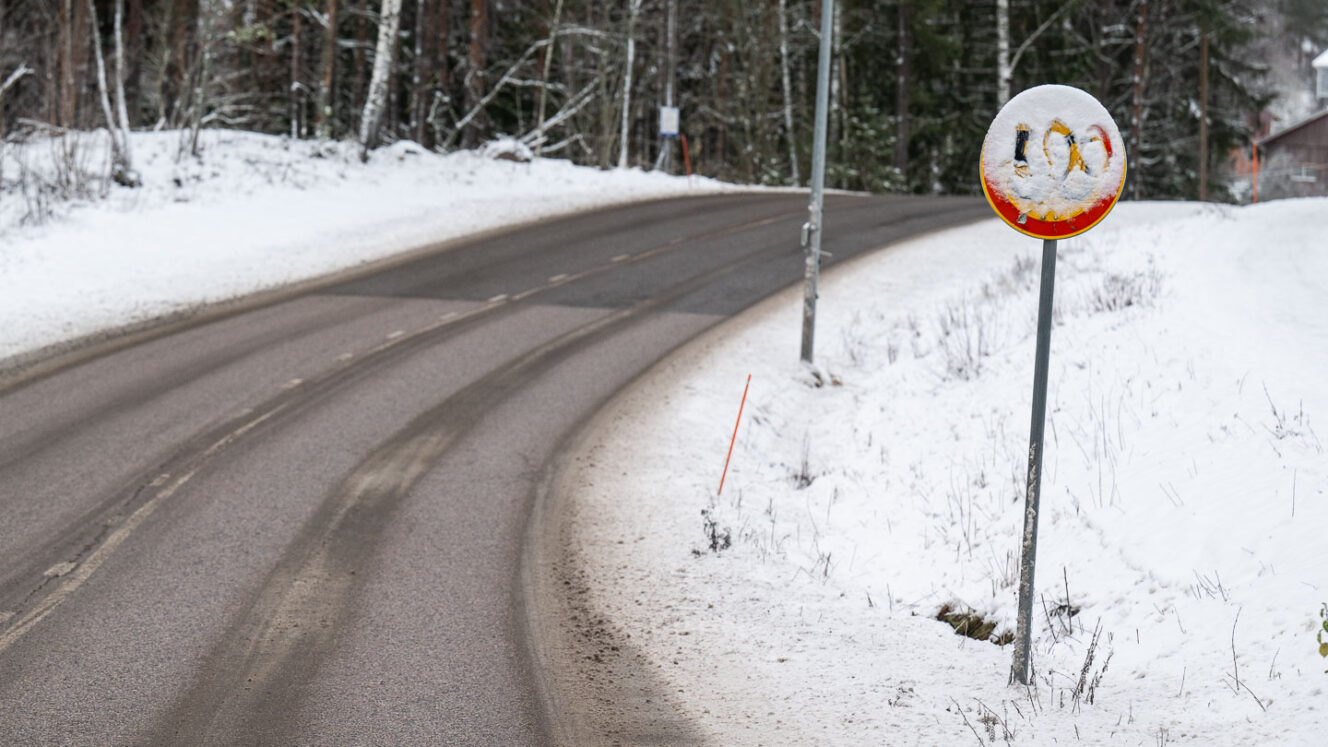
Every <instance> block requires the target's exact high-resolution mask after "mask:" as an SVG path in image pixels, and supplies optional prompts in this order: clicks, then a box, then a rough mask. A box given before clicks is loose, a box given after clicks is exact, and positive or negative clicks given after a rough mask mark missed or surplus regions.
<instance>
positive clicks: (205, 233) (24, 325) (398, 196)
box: [0, 130, 731, 361]
mask: <svg viewBox="0 0 1328 747" xmlns="http://www.w3.org/2000/svg"><path fill="white" fill-rule="evenodd" d="M182 139H183V134H182V133H180V132H160V133H134V135H133V141H132V142H133V149H132V151H133V155H134V165H135V167H136V168H137V170H138V171H139V172H140V173H141V174H142V177H143V186H142V187H141V188H138V189H126V188H122V187H109V186H104V185H103V184H102V183H101V181H100V180H98V179H97V178H96V177H95V176H90V175H92V174H98V173H105V171H106V169H105V161H106V158H107V155H106V138H105V133H104V131H103V132H100V133H96V134H83V135H79V136H71V138H70V139H69V140H68V141H62V140H60V139H47V138H44V137H41V136H38V137H35V138H33V140H32V141H31V142H29V143H28V144H26V145H23V146H17V145H13V144H6V145H4V146H3V152H2V154H0V158H3V163H2V164H0V165H2V166H3V171H2V172H0V173H2V174H3V183H0V246H2V247H3V248H2V249H0V319H4V320H5V322H4V324H3V325H0V361H3V360H4V359H6V358H10V357H11V356H15V355H18V354H21V353H25V352H29V351H32V350H35V349H40V348H43V347H46V346H48V345H52V344H56V343H60V342H65V341H69V340H73V339H77V338H80V337H84V336H86V335H90V334H94V333H98V332H102V331H105V330H109V329H115V328H119V327H124V326H127V325H131V324H135V323H140V322H144V321H147V320H151V319H153V318H156V317H159V316H162V315H166V314H171V313H177V312H184V311H189V310H192V309H196V308H198V307H199V306H202V305H205V304H209V303H215V302H218V301H224V300H229V299H234V298H237V297H240V296H243V295H246V294H249V293H253V292H255V291H259V290H264V289H270V288H274V287H278V286H281V285H285V284H289V283H292V282H298V281H301V280H307V279H309V278H313V277H317V276H320V275H325V274H327V273H330V272H334V271H337V270H341V269H345V268H348V267H354V266H357V265H360V264H363V263H366V262H371V261H374V260H377V259H382V258H384V257H387V256H390V255H393V254H399V253H401V252H403V251H406V250H409V249H412V248H417V247H421V246H424V245H427V244H431V243H437V242H440V241H445V240H448V239H453V238H458V237H461V236H466V235H469V234H474V233H478V232H481V231H485V230H489V229H493V228H498V227H502V226H506V225H511V224H514V223H520V222H525V221H530V220H535V219H538V218H542V217H546V216H552V215H558V214H563V213H570V212H574V211H578V210H584V209H588V208H593V207H599V206H604V205H609V204H615V203H623V202H631V201H634V200H642V199H649V198H652V197H664V196H669V195H677V194H683V193H686V192H689V191H692V192H700V191H703V190H712V191H713V190H716V189H725V188H731V187H727V186H726V185H722V184H719V183H717V182H714V181H713V180H710V179H702V178H697V179H694V180H692V183H691V184H690V185H689V183H688V180H687V179H685V178H679V177H670V176H666V175H663V174H658V173H646V172H642V171H640V170H613V171H601V170H599V169H593V168H586V167H578V166H573V165H571V164H570V163H569V162H567V161H560V160H551V159H535V160H534V161H533V162H531V163H516V162H512V161H507V160H495V159H493V158H488V157H484V156H482V155H480V154H477V153H472V152H458V153H454V154H450V155H446V156H443V155H438V154H436V153H432V152H429V151H427V150H425V149H424V148H421V147H419V146H418V145H415V144H414V143H410V142H399V143H397V144H395V145H392V146H389V147H386V148H382V149H380V150H377V151H374V152H373V153H372V155H371V158H370V160H369V162H368V163H367V164H361V163H360V161H359V158H358V147H357V146H355V145H354V144H353V143H340V142H332V141H312V140H300V141H295V140H290V139H288V138H282V137H273V136H268V135H259V134H254V133H247V132H236V131H230V130H204V131H203V132H201V133H200V149H199V151H200V153H199V156H198V157H194V156H190V155H187V154H186V155H184V156H180V155H179V153H180V151H181V142H182ZM71 142H72V143H77V147H76V148H74V149H73V150H71V151H66V150H65V149H64V148H65V147H66V146H65V145H62V143H71ZM79 192H84V193H87V194H89V195H90V196H88V197H84V198H79V197H77V196H76V197H75V199H73V200H72V201H68V202H62V201H60V200H59V199H57V197H56V196H57V195H59V194H77V193H79Z"/></svg>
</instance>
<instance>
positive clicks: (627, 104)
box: [618, 0, 641, 169]
mask: <svg viewBox="0 0 1328 747" xmlns="http://www.w3.org/2000/svg"><path fill="white" fill-rule="evenodd" d="M628 3H629V5H628V16H627V64H626V68H627V69H626V71H625V72H624V73H623V95H622V120H621V127H620V128H619V134H618V168H620V169H625V168H627V125H628V122H629V120H630V115H631V107H632V66H633V65H634V64H635V63H636V14H637V13H638V12H640V10H641V0H628Z"/></svg>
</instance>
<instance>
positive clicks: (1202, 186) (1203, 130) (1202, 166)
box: [1199, 25, 1208, 202]
mask: <svg viewBox="0 0 1328 747" xmlns="http://www.w3.org/2000/svg"><path fill="white" fill-rule="evenodd" d="M1199 34H1200V36H1199V201H1200V202H1207V201H1208V33H1207V30H1206V29H1205V28H1204V27H1203V26H1202V25H1201V26H1200V27H1199Z"/></svg>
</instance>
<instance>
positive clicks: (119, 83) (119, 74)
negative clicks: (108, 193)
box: [93, 0, 139, 187]
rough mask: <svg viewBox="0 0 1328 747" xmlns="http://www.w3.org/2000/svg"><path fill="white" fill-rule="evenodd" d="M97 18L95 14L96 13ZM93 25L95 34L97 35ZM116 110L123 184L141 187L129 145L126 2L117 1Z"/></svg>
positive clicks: (94, 24) (122, 0)
mask: <svg viewBox="0 0 1328 747" xmlns="http://www.w3.org/2000/svg"><path fill="white" fill-rule="evenodd" d="M94 18H95V13H94ZM96 25H97V24H96V23H95V22H94V23H93V33H94V34H95V33H96ZM114 26H115V32H114V33H115V110H116V115H117V118H118V119H119V127H120V143H121V147H122V148H123V149H124V167H125V176H126V180H125V181H124V182H122V183H123V184H125V185H127V186H131V187H137V186H138V185H139V178H138V174H137V173H135V172H134V158H133V152H132V149H131V148H130V144H129V107H128V105H127V104H126V103H125V52H124V31H123V28H124V0H115V24H114Z"/></svg>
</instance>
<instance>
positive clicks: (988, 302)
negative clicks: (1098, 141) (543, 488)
mask: <svg viewBox="0 0 1328 747" xmlns="http://www.w3.org/2000/svg"><path fill="white" fill-rule="evenodd" d="M1326 226H1328V200H1301V201H1285V202H1276V203H1267V204H1263V205H1258V206H1253V207H1245V208H1230V207H1222V206H1214V205H1196V204H1193V203H1172V204H1122V205H1120V206H1118V207H1117V209H1116V213H1115V214H1114V215H1113V216H1111V217H1110V219H1109V220H1107V221H1106V222H1105V223H1104V224H1103V225H1102V226H1099V227H1098V228H1096V229H1094V231H1092V232H1090V233H1088V234H1085V235H1084V236H1082V237H1079V238H1076V239H1072V240H1067V241H1064V242H1062V244H1061V261H1060V264H1059V268H1058V278H1057V315H1056V320H1057V321H1056V326H1055V329H1054V332H1053V336H1052V358H1051V363H1052V375H1051V385H1050V398H1049V408H1048V409H1049V418H1048V426H1047V457H1046V466H1045V472H1044V479H1045V486H1044V498H1043V501H1042V506H1043V513H1042V520H1041V539H1040V547H1039V552H1038V576H1037V593H1038V601H1037V603H1036V604H1035V607H1036V609H1037V618H1038V619H1037V629H1036V631H1035V633H1034V636H1035V638H1034V641H1035V644H1034V663H1035V667H1036V677H1035V680H1036V686H1035V687H1032V688H1028V689H1021V688H1019V689H1017V688H1011V687H1008V686H1007V684H1006V683H1007V679H1008V676H1009V671H1010V658H1011V653H1012V651H1011V647H1009V646H1006V647H999V646H997V645H994V644H992V643H990V642H983V641H977V640H972V639H969V638H965V637H959V636H956V635H955V633H954V631H953V630H952V629H951V628H950V626H948V625H947V624H945V623H943V622H938V621H937V620H936V619H935V618H936V617H937V616H938V613H940V612H941V610H942V608H945V607H948V608H949V609H950V610H951V611H952V612H959V613H964V614H968V613H972V614H974V615H976V618H975V622H976V620H977V619H978V618H980V619H981V620H983V621H989V622H991V623H994V630H993V631H992V632H993V635H994V636H999V635H1000V634H1001V633H1004V632H1006V631H1013V629H1014V620H1015V606H1016V591H1015V583H1016V578H1017V575H1018V557H1017V546H1018V536H1019V531H1020V527H1021V522H1022V511H1023V489H1024V486H1023V477H1022V474H1021V468H1022V465H1023V464H1024V461H1025V454H1026V449H1027V438H1028V435H1027V434H1028V430H1027V428H1028V419H1029V397H1030V393H1031V388H1032V362H1033V348H1034V341H1033V330H1034V321H1035V316H1036V308H1037V299H1036V294H1037V287H1036V286H1037V275H1038V268H1037V257H1038V256H1039V251H1040V243H1039V242H1037V241H1034V240H1031V239H1028V238H1027V237H1023V236H1021V235H1019V234H1017V233H1016V232H1014V231H1012V230H1010V229H1009V228H1007V227H1005V226H1003V225H1000V224H997V223H996V222H995V221H992V222H990V223H986V224H981V225H975V226H972V227H969V228H964V229H957V230H952V231H947V232H944V233H940V234H936V235H933V236H931V237H928V238H924V239H921V240H917V241H913V242H909V243H907V244H903V245H900V246H898V247H895V248H893V249H891V250H890V251H887V252H884V253H882V254H879V255H876V256H874V257H870V258H865V259H863V260H860V261H857V262H855V263H853V264H851V265H848V266H844V267H841V268H838V269H837V270H836V271H833V272H831V273H829V277H827V279H826V283H825V284H824V286H823V293H822V298H821V304H820V314H821V316H820V319H819V323H818V340H819V349H818V354H817V360H818V364H819V365H818V367H817V368H816V369H814V370H809V369H805V368H803V367H801V366H800V365H799V364H798V363H797V357H798V335H799V322H800V310H801V309H800V296H799V295H798V293H797V292H796V291H791V292H788V293H785V294H783V295H781V296H780V297H778V298H775V299H772V300H771V301H769V302H767V303H766V304H764V305H763V306H762V307H760V309H759V310H757V311H754V312H752V313H750V314H748V315H746V316H744V317H742V318H740V319H739V320H735V321H734V322H731V323H729V324H726V325H723V326H722V327H720V328H718V329H717V330H715V331H714V332H713V333H711V334H710V335H708V337H707V338H705V339H704V340H703V341H702V342H700V343H698V344H694V345H693V346H691V347H690V348H688V349H687V350H685V351H684V352H682V353H680V354H679V355H676V356H675V357H674V358H672V359H671V360H669V361H667V362H666V363H665V364H663V365H661V366H660V367H658V368H657V369H656V370H655V371H654V372H653V373H651V374H650V375H648V376H647V377H646V378H645V379H644V380H643V381H642V382H641V383H640V384H639V385H638V386H637V387H635V388H634V389H633V390H632V391H631V392H630V393H629V394H627V395H625V396H623V397H621V398H620V399H619V400H618V401H616V402H615V403H614V404H613V405H612V406H611V407H610V408H609V409H607V410H606V411H604V412H603V413H602V414H601V416H600V417H599V419H598V420H597V423H596V430H594V431H593V432H592V435H591V437H590V439H589V441H588V442H587V446H586V448H585V451H583V452H581V453H580V454H579V459H578V460H577V461H575V462H574V463H573V467H572V468H571V469H570V471H569V473H568V474H567V475H566V477H565V481H564V489H565V490H567V491H568V494H569V495H571V496H574V498H573V501H574V503H575V508H574V509H573V510H572V512H571V515H572V517H573V518H572V520H571V521H572V524H573V528H574V529H575V531H576V532H577V534H578V536H579V537H580V538H581V541H582V543H583V544H582V546H581V558H582V561H583V563H584V564H585V570H586V573H585V577H586V578H588V579H591V582H590V583H591V589H590V600H591V601H590V606H591V607H592V609H593V612H594V613H595V614H599V615H602V616H603V617H604V618H606V619H607V620H608V621H609V622H608V623H607V624H608V625H610V626H611V627H612V628H613V629H615V630H617V631H618V632H619V635H622V636H630V642H631V645H632V647H633V648H634V650H636V651H638V652H640V653H642V654H644V656H645V658H646V659H647V660H648V661H649V666H651V667H652V668H653V669H654V672H653V675H654V676H655V677H656V678H657V679H659V680H661V681H663V682H665V683H668V685H669V687H668V688H667V689H668V690H669V691H676V695H675V698H676V699H677V701H678V704H679V706H680V707H681V709H682V710H683V711H685V712H687V713H690V714H693V715H694V716H696V717H697V718H698V719H699V726H700V728H701V729H702V730H703V731H704V732H705V733H707V734H709V735H710V736H711V737H712V738H713V740H714V742H715V743H716V744H950V743H965V742H967V743H972V742H974V741H979V742H986V743H1000V742H1005V741H1010V742H1014V743H1020V744H1047V743H1051V742H1079V741H1082V742H1085V743H1099V744H1100V743H1121V744H1150V745H1156V744H1171V743H1180V742H1188V743H1197V744H1314V743H1318V742H1319V740H1320V739H1321V738H1322V733H1323V732H1324V731H1325V729H1328V694H1326V693H1328V672H1325V671H1324V670H1325V669H1328V660H1326V659H1324V658H1322V657H1321V656H1320V655H1319V652H1318V642H1317V640H1316V630H1319V629H1320V628H1321V626H1322V624H1323V623H1324V617H1323V615H1325V614H1328V608H1325V607H1324V605H1325V603H1328V457H1326V456H1325V451H1324V448H1325V445H1324V442H1323V440H1321V439H1322V438H1328V432H1325V433H1323V434H1322V436H1321V435H1320V432H1321V431H1323V428H1322V427H1321V426H1320V424H1321V423H1322V422H1324V420H1323V419H1324V418H1328V389H1325V388H1324V386H1323V372H1324V371H1326V370H1328V245H1325V243H1324V238H1323V237H1324V230H1325V227H1326ZM827 230H833V229H832V227H827ZM748 373H751V374H753V378H752V384H751V394H750V396H749V399H748V401H747V409H746V414H745V416H744V421H743V423H742V426H741V429H740V431H739V434H738V441H737V447H736V448H735V450H734V453H733V466H732V468H731V470H730V472H729V475H728V481H727V483H726V485H725V488H724V494H723V496H722V497H719V498H716V497H715V490H716V485H717V483H718V482H719V476H720V475H719V472H720V469H721V467H722V464H723V460H724V455H725V450H726V449H727V447H728V439H729V436H730V434H731V431H732V428H733V418H734V416H735V415H736V413H737V409H738V401H739V397H740V396H741V393H742V387H743V382H744V379H745V377H746V375H747V374H748ZM729 543H731V546H729V547H727V548H726V549H725V547H724V546H725V545H726V544H729ZM1325 640H1328V636H1325ZM605 655H612V653H611V652H606V654H605ZM975 738H976V739H975Z"/></svg>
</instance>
